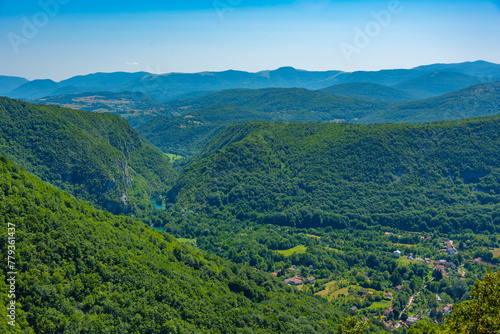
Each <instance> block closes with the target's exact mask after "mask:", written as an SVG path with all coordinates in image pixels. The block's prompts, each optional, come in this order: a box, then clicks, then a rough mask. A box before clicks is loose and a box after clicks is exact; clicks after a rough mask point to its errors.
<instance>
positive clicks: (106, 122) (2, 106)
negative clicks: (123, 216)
mask: <svg viewBox="0 0 500 334" xmlns="http://www.w3.org/2000/svg"><path fill="white" fill-rule="evenodd" d="M0 154H4V155H6V156H7V157H8V158H9V159H12V160H13V161H14V162H16V163H19V164H21V165H22V166H23V167H25V168H26V169H27V170H28V171H30V172H32V173H34V174H36V175H37V176H39V177H40V178H41V179H42V180H44V181H47V182H50V183H52V184H54V185H56V186H57V187H59V188H61V189H63V190H67V191H69V192H70V193H72V194H74V195H75V196H77V197H79V198H82V199H85V200H89V201H92V202H93V203H95V204H97V205H99V206H100V207H101V208H105V209H107V210H109V211H112V212H116V213H118V212H126V211H131V210H137V209H143V208H146V207H150V206H152V204H151V203H150V201H149V199H150V198H152V197H154V195H155V194H156V193H157V192H158V191H159V190H160V189H162V190H164V189H165V188H166V187H167V186H168V185H169V184H171V183H172V181H173V179H174V177H175V173H174V171H173V169H172V167H171V166H170V164H169V163H168V160H166V159H165V157H163V155H162V154H161V153H160V152H159V151H158V150H157V149H156V148H154V147H153V146H152V145H151V144H150V143H148V142H146V141H145V140H143V139H141V137H140V136H139V135H138V134H137V132H135V130H133V129H132V128H131V127H130V125H129V124H128V123H127V121H125V120H124V119H123V118H120V117H118V116H115V115H109V114H96V113H89V112H85V111H78V110H72V109H66V108H60V107H54V106H38V105H32V104H28V103H24V102H20V101H15V100H10V99H7V98H0Z"/></svg>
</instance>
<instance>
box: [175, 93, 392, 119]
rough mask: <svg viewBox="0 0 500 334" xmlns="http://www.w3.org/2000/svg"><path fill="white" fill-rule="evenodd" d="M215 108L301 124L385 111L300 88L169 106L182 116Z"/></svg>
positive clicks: (210, 97) (219, 96) (368, 103)
mask: <svg viewBox="0 0 500 334" xmlns="http://www.w3.org/2000/svg"><path fill="white" fill-rule="evenodd" d="M217 104H230V105H235V106H239V107H243V108H247V109H250V110H255V111H259V112H263V113H267V114H269V115H270V117H272V119H274V120H277V121H300V122H310V121H312V122H329V121H334V120H339V119H340V120H353V119H355V118H360V117H363V116H364V115H367V114H369V113H372V112H373V111H374V110H380V109H381V108H383V107H385V104H383V103H377V102H371V101H364V100H357V99H352V98H347V97H342V96H333V95H331V94H328V93H324V92H319V91H311V90H307V89H302V88H264V89H255V90H253V89H231V90H225V91H221V92H217V93H213V94H210V95H207V96H204V97H200V98H196V99H191V100H186V101H171V102H169V103H168V105H170V106H172V107H173V108H177V109H178V110H179V112H182V113H183V114H186V113H189V112H191V111H192V110H197V109H201V108H206V107H209V106H213V105H217Z"/></svg>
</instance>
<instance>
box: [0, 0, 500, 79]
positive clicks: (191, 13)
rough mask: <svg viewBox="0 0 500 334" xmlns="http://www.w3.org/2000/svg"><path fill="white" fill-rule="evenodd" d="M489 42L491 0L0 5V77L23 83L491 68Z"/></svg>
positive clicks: (494, 19)
mask: <svg viewBox="0 0 500 334" xmlns="http://www.w3.org/2000/svg"><path fill="white" fill-rule="evenodd" d="M44 3H45V4H50V5H47V6H44V5H43V4H44ZM55 4H56V5H55ZM33 28H34V29H33ZM498 41H500V1H485V0H484V1H483V0H477V1H464V0H462V1H460V0H458V1H453V2H451V1H440V0H438V1H426V0H424V1H416V0H413V1H411V0H408V1H404V0H401V1H397V0H392V1H336V0H274V1H264V0H206V1H205V0H203V1H202V0H196V1H189V0H186V1H151V0H142V1H130V2H127V1H115V0H112V1H105V0H102V1H95V0H85V1H82V0H41V1H38V0H37V1H31V0H29V1H28V0H0V59H1V61H0V75H13V76H23V77H26V78H28V79H39V78H50V79H53V80H57V81H59V80H63V79H66V78H69V77H71V76H74V75H80V74H88V73H95V72H114V71H126V72H138V71H147V72H154V73H167V72H200V71H223V70H227V69H235V70H245V71H252V72H256V71H260V70H267V69H276V68H278V67H281V66H293V67H296V68H301V69H306V70H333V69H335V70H344V71H355V70H379V69H384V68H411V67H414V66H418V65H423V64H430V63H438V62H444V63H453V62H462V61H473V60H479V59H482V60H487V61H491V62H496V63H500V43H499V42H498Z"/></svg>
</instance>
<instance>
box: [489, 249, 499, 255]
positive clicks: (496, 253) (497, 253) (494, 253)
mask: <svg viewBox="0 0 500 334" xmlns="http://www.w3.org/2000/svg"><path fill="white" fill-rule="evenodd" d="M491 252H492V253H493V256H494V257H497V256H500V248H495V249H493V250H492V251H491Z"/></svg>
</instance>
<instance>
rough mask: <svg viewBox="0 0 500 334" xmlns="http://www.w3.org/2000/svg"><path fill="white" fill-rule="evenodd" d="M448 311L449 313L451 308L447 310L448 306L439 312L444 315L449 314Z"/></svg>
mask: <svg viewBox="0 0 500 334" xmlns="http://www.w3.org/2000/svg"><path fill="white" fill-rule="evenodd" d="M450 311H451V308H449V307H448V306H446V307H443V309H442V311H441V312H443V314H445V313H449V312H450Z"/></svg>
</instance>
